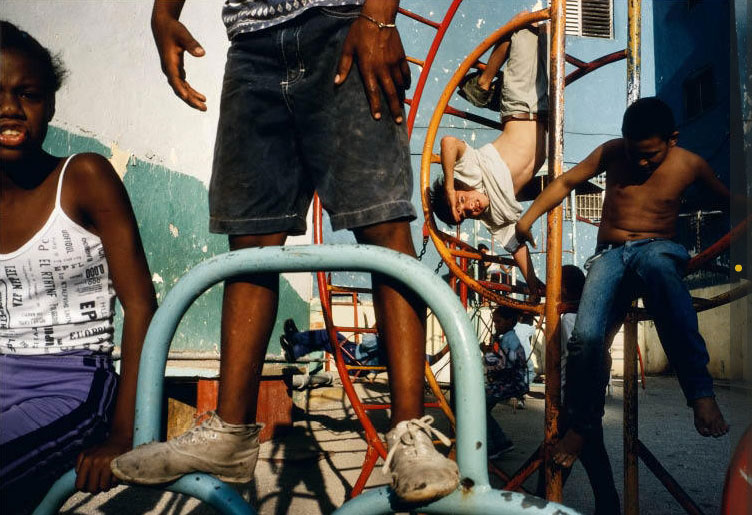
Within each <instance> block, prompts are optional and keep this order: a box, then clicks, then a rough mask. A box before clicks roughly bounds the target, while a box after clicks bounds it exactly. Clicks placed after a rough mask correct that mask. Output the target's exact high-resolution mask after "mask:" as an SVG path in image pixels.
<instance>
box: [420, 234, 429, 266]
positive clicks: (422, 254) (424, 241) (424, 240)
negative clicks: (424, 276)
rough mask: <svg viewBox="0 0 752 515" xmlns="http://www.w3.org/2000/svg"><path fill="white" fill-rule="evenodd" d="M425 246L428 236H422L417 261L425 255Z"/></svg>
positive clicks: (421, 259)
mask: <svg viewBox="0 0 752 515" xmlns="http://www.w3.org/2000/svg"><path fill="white" fill-rule="evenodd" d="M427 246H428V236H423V248H422V249H420V254H418V261H423V256H425V255H426V247H427Z"/></svg>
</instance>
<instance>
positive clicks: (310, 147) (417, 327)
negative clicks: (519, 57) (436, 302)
mask: <svg viewBox="0 0 752 515" xmlns="http://www.w3.org/2000/svg"><path fill="white" fill-rule="evenodd" d="M398 3H399V2H398V0H365V1H363V0H309V1H307V2H305V1H301V2H289V1H280V0H266V1H253V0H246V1H243V2H228V3H226V4H225V7H224V10H223V20H224V22H225V25H226V26H227V30H228V35H229V37H230V40H231V45H230V49H229V52H228V57H227V64H226V68H225V77H224V83H223V88H222V99H221V105H220V119H219V127H218V130H217V139H216V144H215V151H214V165H213V172H212V179H211V184H210V188H209V209H210V215H211V218H210V228H211V230H212V231H213V232H218V233H223V234H227V235H228V237H229V243H230V248H231V249H232V250H236V249H242V248H248V247H263V246H268V245H282V244H283V243H284V242H285V239H286V238H287V235H288V234H292V235H295V234H303V233H305V230H306V223H305V216H306V212H307V210H308V206H309V204H310V201H311V198H312V196H313V192H314V190H316V191H317V192H318V193H319V196H320V197H321V200H322V202H323V204H324V207H325V208H326V209H327V211H328V212H329V215H330V218H331V222H332V227H333V229H334V230H337V229H350V230H352V231H353V233H354V235H355V237H356V239H357V241H358V242H359V243H365V244H373V245H379V246H382V247H386V248H390V249H394V250H397V251H399V252H402V253H405V254H408V255H411V256H414V255H415V250H414V248H413V243H412V237H411V234H410V225H409V221H410V220H412V219H413V218H415V211H414V209H413V206H412V204H411V202H410V197H411V192H412V172H411V169H410V155H409V147H408V139H407V132H406V130H405V126H404V125H403V124H402V121H403V112H402V100H403V97H404V90H405V88H406V87H408V86H409V81H410V70H409V68H408V65H407V61H406V60H405V53H404V50H403V48H402V43H401V41H400V36H399V33H398V32H397V30H396V28H395V26H394V19H395V16H396V14H397V7H398ZM182 5H183V2H182V1H177V2H168V1H165V0H156V1H155V4H154V12H153V16H152V27H153V31H154V37H155V40H156V43H157V47H158V49H159V53H160V56H161V59H162V67H163V70H164V71H165V74H166V75H167V77H168V79H169V82H170V85H171V86H172V87H173V89H174V91H175V93H176V94H177V95H178V96H179V97H180V98H182V99H183V100H184V101H185V102H186V103H188V104H189V105H190V106H192V107H194V108H196V109H199V110H205V109H206V106H205V104H204V102H205V100H206V99H205V97H204V96H203V95H202V94H201V93H199V92H197V91H195V90H194V89H193V88H192V87H191V86H190V85H189V84H188V83H187V82H186V81H185V79H184V77H185V74H184V72H183V69H182V58H183V53H184V51H188V52H189V53H191V54H192V55H194V56H201V55H203V54H204V51H203V49H202V48H201V47H200V46H199V44H198V43H197V42H196V41H195V40H194V39H193V38H192V36H191V35H190V34H189V33H188V31H187V29H186V28H185V27H184V26H183V25H182V24H180V22H179V21H178V18H179V15H180V10H181V8H182ZM353 64H356V65H355V66H353ZM387 109H388V111H389V112H391V119H390V118H389V117H382V112H383V111H386V110H387ZM382 118H383V119H382ZM278 287H279V274H277V273H270V274H253V275H248V276H244V277H241V278H233V279H230V280H227V281H226V282H225V290H224V300H223V308H222V335H221V349H222V350H221V352H222V355H221V365H220V386H219V402H218V409H217V413H216V414H214V415H213V416H212V418H211V419H210V420H209V421H207V422H205V423H204V424H203V425H201V426H198V427H196V428H194V429H191V430H190V431H189V432H188V433H185V435H182V436H179V437H178V438H176V439H174V440H171V441H169V442H166V443H152V444H148V445H147V446H144V447H141V448H138V449H136V450H134V451H132V452H131V453H129V454H127V455H125V456H123V457H121V458H120V459H118V460H116V462H114V464H113V470H114V471H115V473H116V474H117V475H118V477H121V478H123V479H125V480H127V481H131V482H136V483H146V484H149V483H161V482H166V481H171V480H174V479H176V478H177V477H179V476H181V475H183V474H186V473H189V472H195V471H201V472H208V473H211V474H214V475H216V476H218V477H219V478H220V479H224V480H227V481H249V480H250V479H251V478H252V477H253V469H254V467H255V462H256V458H257V455H258V431H259V425H258V424H255V423H254V421H255V417H256V398H257V394H258V386H259V379H260V377H261V369H262V366H263V362H264V355H265V352H266V347H267V345H268V341H269V337H270V335H271V331H272V328H273V325H274V321H275V319H276V315H277V300H278ZM373 291H374V307H375V309H376V313H377V317H378V320H379V332H380V333H381V335H382V337H383V340H384V342H385V344H386V350H387V355H388V366H389V372H390V373H389V380H390V387H391V391H392V406H393V407H392V429H391V430H390V431H389V433H388V434H387V444H388V447H389V453H390V458H389V459H388V461H389V463H390V467H389V468H390V471H391V475H392V481H393V487H394V489H395V492H396V493H397V495H398V496H399V497H400V498H401V499H402V500H404V501H408V502H418V501H430V500H433V499H436V498H438V497H441V496H443V495H446V494H448V493H450V492H451V491H453V490H454V489H455V488H456V487H457V483H458V471H457V466H456V464H455V463H454V462H453V461H451V460H448V459H446V458H444V457H443V456H442V455H441V454H439V453H438V452H437V451H436V450H435V449H434V448H433V444H432V436H431V433H432V432H433V431H435V430H433V429H432V428H431V427H430V425H428V424H427V423H426V422H427V419H428V418H430V417H424V416H423V415H424V413H423V382H424V377H423V371H424V354H425V352H424V347H425V329H424V322H423V317H424V305H423V303H422V302H421V301H420V300H419V299H417V298H416V297H415V296H414V295H413V294H412V293H411V292H408V291H406V290H405V288H404V287H402V286H401V285H398V284H396V283H395V282H393V281H392V280H391V279H389V278H386V277H383V276H378V275H374V276H373ZM206 438H209V439H212V441H211V442H210V443H206V444H204V443H201V440H203V439H206ZM193 441H196V442H199V443H197V444H193V443H192V442H193ZM144 463H148V464H149V466H148V467H142V465H143V464H144Z"/></svg>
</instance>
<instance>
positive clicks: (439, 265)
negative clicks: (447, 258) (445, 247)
mask: <svg viewBox="0 0 752 515" xmlns="http://www.w3.org/2000/svg"><path fill="white" fill-rule="evenodd" d="M442 266H444V261H443V260H442V261H439V264H438V265H436V270H434V271H433V273H434V274H438V273H439V270H441V267H442Z"/></svg>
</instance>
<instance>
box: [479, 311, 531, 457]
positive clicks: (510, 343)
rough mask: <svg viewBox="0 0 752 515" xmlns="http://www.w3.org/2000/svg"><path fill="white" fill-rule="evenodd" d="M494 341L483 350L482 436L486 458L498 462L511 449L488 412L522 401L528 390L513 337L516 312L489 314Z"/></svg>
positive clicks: (518, 345)
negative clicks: (484, 408)
mask: <svg viewBox="0 0 752 515" xmlns="http://www.w3.org/2000/svg"><path fill="white" fill-rule="evenodd" d="M493 324H494V338H493V342H492V343H491V344H490V345H486V346H484V347H483V362H484V365H485V369H486V433H487V435H488V457H489V459H494V458H498V457H499V456H501V455H502V454H503V453H505V452H507V451H510V450H512V449H513V448H514V446H513V445H512V441H511V440H509V438H507V436H506V434H504V431H503V430H502V429H501V426H500V425H499V423H498V422H496V419H494V418H493V415H492V414H491V410H492V409H493V407H494V406H496V404H498V403H499V402H503V401H507V400H509V399H518V398H521V397H524V395H525V394H526V393H527V392H528V390H529V382H528V378H527V360H526V359H525V351H524V349H523V348H522V345H521V343H520V340H519V338H517V333H516V332H515V330H514V327H515V325H517V311H515V310H514V309H513V308H508V307H505V306H499V307H497V308H496V309H495V310H494V312H493Z"/></svg>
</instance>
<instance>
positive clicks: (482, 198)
mask: <svg viewBox="0 0 752 515" xmlns="http://www.w3.org/2000/svg"><path fill="white" fill-rule="evenodd" d="M524 14H525V13H520V14H518V15H517V16H516V17H515V18H517V17H520V16H523V15H524ZM546 48H547V37H546V30H545V27H537V26H530V27H524V28H522V29H520V30H518V31H516V32H514V33H512V34H511V35H510V36H508V37H506V38H504V39H503V40H502V41H501V42H500V43H499V45H498V46H497V47H496V48H495V49H494V51H493V53H492V54H491V58H490V59H489V63H488V66H487V67H486V69H485V70H484V72H483V74H481V75H478V74H471V75H469V76H468V77H467V78H466V80H465V82H464V83H463V84H462V86H461V89H460V94H461V95H463V96H464V97H465V98H467V99H468V100H469V101H470V102H472V103H473V104H475V105H476V106H482V107H491V108H495V109H496V110H497V111H498V110H500V111H501V124H502V132H501V134H500V135H499V136H498V137H497V138H496V139H495V140H494V141H493V142H492V143H488V144H486V145H484V146H482V147H480V148H478V149H475V148H473V147H471V146H470V145H469V144H468V143H466V142H465V141H462V140H460V139H457V138H455V137H453V136H445V137H444V138H442V139H441V167H442V169H443V172H444V174H443V176H442V177H440V178H438V179H437V180H436V181H434V184H433V185H432V187H431V192H430V198H431V207H432V209H433V212H434V214H435V215H436V217H437V218H439V219H440V220H441V221H443V222H444V223H447V224H449V225H455V224H458V223H460V222H462V220H464V219H465V218H477V219H479V220H480V221H481V222H483V224H484V225H485V226H486V227H487V228H488V230H489V231H490V232H491V233H492V234H493V236H494V238H495V239H496V241H498V242H499V243H500V244H501V245H502V246H503V247H504V249H505V250H506V251H507V252H509V253H511V254H512V257H513V258H514V260H515V262H516V263H517V265H518V266H519V268H520V271H521V272H522V275H523V276H524V277H525V281H527V284H528V286H529V287H530V289H531V291H533V292H535V293H542V291H540V289H541V286H540V283H539V282H538V279H537V278H536V276H535V271H534V270H533V266H532V262H531V260H530V255H529V252H528V248H527V245H525V244H524V243H522V242H518V241H517V239H516V238H515V232H514V224H515V223H516V222H517V220H518V219H519V217H520V215H521V214H522V206H521V205H520V203H519V202H518V201H517V198H516V196H517V194H518V193H519V192H520V190H522V188H523V187H524V186H525V185H527V183H528V182H530V180H531V179H532V178H533V176H534V175H535V173H536V172H537V171H538V169H539V168H540V167H541V165H542V164H543V161H544V160H545V159H546V120H547V117H546V114H547V110H548V74H547V72H546ZM504 63H506V66H505V71H504V78H503V80H501V81H496V82H493V83H491V79H492V78H493V77H494V76H495V74H496V72H497V71H498V70H499V68H500V67H501V66H502V65H503V64H504ZM499 82H501V85H499V84H498V83H499ZM489 87H491V89H492V91H489V90H488V88H489ZM493 91H496V92H497V93H498V94H497V95H496V97H498V98H497V104H498V105H496V106H492V105H490V103H491V99H492V97H493Z"/></svg>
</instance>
